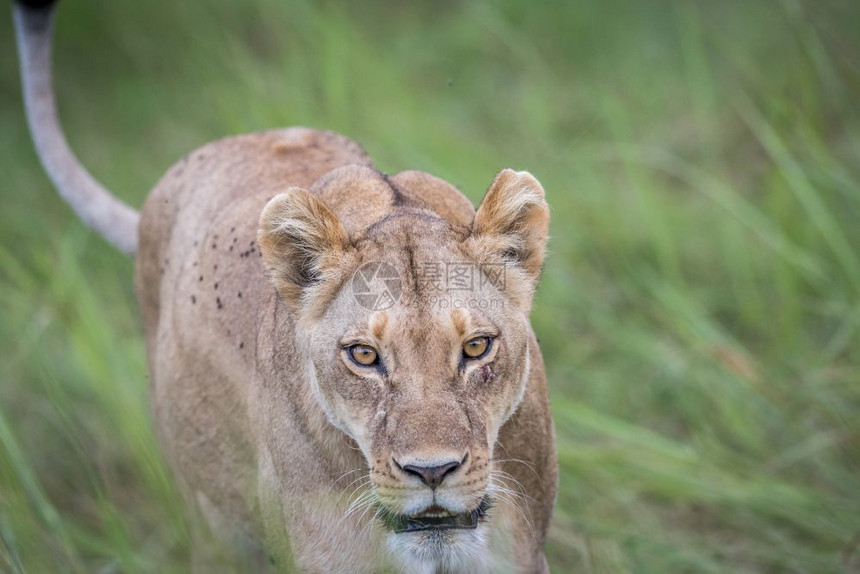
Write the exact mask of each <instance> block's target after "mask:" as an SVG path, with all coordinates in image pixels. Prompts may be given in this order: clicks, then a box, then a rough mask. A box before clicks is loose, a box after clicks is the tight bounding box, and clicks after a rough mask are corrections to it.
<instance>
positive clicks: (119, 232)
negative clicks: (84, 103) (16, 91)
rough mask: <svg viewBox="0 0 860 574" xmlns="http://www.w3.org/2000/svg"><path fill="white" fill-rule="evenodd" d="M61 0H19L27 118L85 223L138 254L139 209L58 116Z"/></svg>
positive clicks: (56, 180)
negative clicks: (54, 47) (108, 181)
mask: <svg viewBox="0 0 860 574" xmlns="http://www.w3.org/2000/svg"><path fill="white" fill-rule="evenodd" d="M55 5H56V0H15V3H14V8H13V12H14V20H15V37H16V40H17V43H18V56H19V58H20V64H21V84H22V86H23V91H24V107H25V109H26V112H27V123H28V124H29V126H30V133H31V134H32V136H33V142H34V144H35V146H36V152H37V153H38V155H39V159H40V160H41V162H42V166H43V167H44V168H45V171H46V172H47V173H48V177H50V179H51V181H52V182H53V184H54V187H56V188H57V191H58V192H59V193H60V195H61V196H62V197H63V199H64V200H65V201H66V202H67V203H68V204H69V205H70V206H71V208H72V209H73V210H74V211H75V213H77V214H78V217H80V218H81V221H83V222H84V224H85V225H87V226H88V227H90V228H91V229H93V230H94V231H96V232H98V233H99V234H100V235H102V236H103V237H104V238H105V239H107V240H108V241H109V242H110V243H112V244H113V245H114V246H115V247H117V248H118V249H119V250H120V251H122V252H124V253H126V254H128V255H133V254H134V253H135V251H136V250H137V225H138V221H139V219H140V215H139V214H138V212H137V211H135V210H134V209H132V208H131V207H129V206H128V205H126V204H125V203H123V202H122V201H120V200H118V199H117V198H116V197H114V196H113V195H111V194H110V192H109V191H108V190H107V189H105V188H104V187H103V186H102V185H101V184H100V183H99V182H98V181H96V180H95V178H93V176H92V175H90V173H89V172H88V171H87V170H86V168H85V167H84V166H83V165H81V162H80V161H79V160H78V158H77V157H75V154H74V153H73V152H72V150H71V148H70V147H69V144H68V142H67V141H66V137H65V135H64V134H63V129H62V127H61V126H60V122H59V119H58V118H57V107H56V102H55V101H54V88H53V81H52V78H51V33H52V30H53V14H54V7H55Z"/></svg>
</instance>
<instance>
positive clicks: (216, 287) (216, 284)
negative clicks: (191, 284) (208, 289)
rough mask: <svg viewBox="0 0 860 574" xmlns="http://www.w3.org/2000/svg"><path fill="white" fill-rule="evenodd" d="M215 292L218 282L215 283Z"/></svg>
mask: <svg viewBox="0 0 860 574" xmlns="http://www.w3.org/2000/svg"><path fill="white" fill-rule="evenodd" d="M215 290H216V291H217V290H218V282H217V281H216V282H215Z"/></svg>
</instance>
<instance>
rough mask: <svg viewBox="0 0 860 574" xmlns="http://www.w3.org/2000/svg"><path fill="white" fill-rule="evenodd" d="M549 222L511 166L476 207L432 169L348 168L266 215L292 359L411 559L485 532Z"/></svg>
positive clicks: (528, 180) (534, 189)
mask: <svg viewBox="0 0 860 574" xmlns="http://www.w3.org/2000/svg"><path fill="white" fill-rule="evenodd" d="M548 223H549V210H548V207H547V204H546V202H545V200H544V191H543V188H542V187H541V185H540V183H538V181H537V180H536V179H535V178H534V177H533V176H532V175H530V174H529V173H527V172H515V171H512V170H504V171H502V172H501V173H499V174H498V175H497V176H496V178H495V179H494V181H493V182H492V184H491V185H490V187H489V189H488V191H487V193H486V196H485V197H484V199H483V201H482V202H481V204H480V207H479V208H478V210H477V212H475V211H474V210H473V208H472V206H471V205H470V204H468V202H467V201H466V200H465V198H464V197H463V196H462V195H461V194H460V193H459V192H457V191H456V190H454V188H453V187H451V186H450V185H449V184H447V183H444V182H442V181H441V180H437V179H436V178H433V177H432V176H428V175H426V174H421V173H418V172H404V173H401V174H398V175H396V176H392V177H390V178H389V177H387V176H384V175H382V174H379V173H378V172H376V171H374V170H371V169H369V168H366V167H357V166H351V167H347V168H342V169H340V170H337V172H335V173H333V174H330V176H328V177H325V178H323V180H321V181H320V182H318V183H317V184H316V185H315V186H314V187H313V188H312V189H311V190H310V191H308V190H304V189H300V188H291V189H289V190H287V191H286V192H285V193H283V194H281V195H278V196H276V197H274V198H273V199H271V200H270V201H269V203H268V204H267V205H266V207H265V209H264V211H263V213H262V216H261V219H260V227H259V235H258V237H259V243H260V247H261V250H262V254H263V258H264V261H265V263H266V266H267V268H268V269H269V272H270V275H271V278H272V281H273V282H274V284H275V286H276V288H277V290H278V292H279V293H280V296H281V297H282V299H283V300H284V301H285V302H286V303H287V304H288V305H289V306H290V308H291V309H292V310H293V312H294V316H295V320H296V332H297V337H298V339H299V340H300V343H301V345H302V346H303V348H304V353H303V354H304V356H305V357H306V358H307V363H306V364H305V365H297V366H296V368H297V369H305V370H306V371H307V377H308V380H309V381H311V384H312V387H313V392H314V394H315V396H316V399H317V400H318V401H319V403H320V405H321V406H322V407H323V410H324V412H325V413H326V415H327V417H328V419H329V421H330V422H331V423H332V424H333V425H335V426H336V427H337V428H339V429H341V430H342V431H343V432H344V433H346V434H347V435H349V436H350V437H351V438H352V439H354V441H355V443H356V444H357V445H358V447H359V448H360V449H361V452H362V454H363V455H364V458H365V460H366V463H367V465H368V468H369V478H370V481H371V484H372V487H373V493H374V500H375V502H376V503H377V504H378V508H379V510H380V512H379V513H378V514H379V515H380V516H381V517H382V518H383V520H384V522H385V524H386V525H387V526H388V528H389V529H390V530H391V531H392V533H393V534H392V536H393V540H396V541H403V540H408V541H409V544H410V545H411V546H410V548H411V549H412V551H413V553H419V554H420V553H422V552H423V553H428V552H434V550H433V549H434V548H437V547H438V546H439V544H436V545H435V546H434V545H433V544H430V542H432V541H433V540H437V538H438V537H439V536H440V534H439V533H440V532H445V533H446V536H449V537H450V536H457V535H461V536H478V534H476V533H474V532H472V533H470V532H469V531H470V530H471V529H474V528H475V526H476V525H477V524H478V523H479V522H480V521H481V519H482V518H483V515H484V513H485V512H486V510H487V508H488V507H489V506H490V505H492V503H493V492H494V480H493V462H492V461H493V447H494V444H495V442H496V439H497V437H498V434H499V430H500V429H501V427H502V425H504V423H505V421H507V420H508V418H509V417H511V415H512V414H513V413H514V412H515V411H516V409H517V406H518V405H519V403H520V401H521V399H522V396H523V392H524V390H525V387H526V383H527V380H528V375H529V352H528V351H529V349H528V346H529V340H530V333H531V331H530V326H529V321H528V314H529V309H530V306H531V299H532V294H533V291H534V288H535V284H536V282H537V280H538V277H539V274H540V271H541V266H542V264H543V259H544V251H545V243H546V238H547V228H548ZM458 531H462V532H458ZM433 537H436V538H433ZM437 542H438V540H437ZM397 543H401V542H397Z"/></svg>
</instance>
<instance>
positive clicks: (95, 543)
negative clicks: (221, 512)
mask: <svg viewBox="0 0 860 574" xmlns="http://www.w3.org/2000/svg"><path fill="white" fill-rule="evenodd" d="M10 20H11V19H10V18H9V17H8V16H3V17H2V18H0V48H2V50H0V54H2V56H0V80H2V81H0V158H2V159H1V160H0V317H2V320H1V321H0V348H2V349H3V352H2V361H0V570H8V571H11V572H159V573H161V572H184V571H187V565H188V547H187V532H186V527H185V523H184V520H183V517H182V516H181V514H180V512H179V510H178V508H179V504H178V503H177V498H176V493H175V491H174V489H173V487H172V486H171V482H170V478H169V476H168V475H167V474H166V472H165V469H164V465H163V463H162V461H161V459H160V457H159V454H158V449H157V447H156V442H155V440H154V437H153V432H152V424H151V421H150V419H149V417H148V410H147V379H146V368H145V357H144V350H143V344H142V339H141V335H140V326H139V323H138V321H137V310H136V305H135V302H134V295H133V292H132V287H131V283H132V282H131V278H132V263H131V261H129V260H127V259H124V258H123V257H122V256H120V255H119V254H117V253H115V252H113V251H112V250H111V249H110V248H109V247H108V246H107V245H105V244H104V243H103V242H102V241H101V240H100V239H99V238H97V237H95V236H94V235H93V234H92V233H90V232H88V231H87V230H85V229H84V228H83V227H82V226H81V224H80V223H79V222H78V221H77V220H76V219H75V218H74V216H73V215H72V214H71V213H70V211H69V209H68V208H67V207H66V206H65V205H64V204H63V203H62V202H61V200H60V199H59V198H58V197H57V196H56V194H55V193H54V192H53V190H52V189H51V188H50V186H49V184H48V181H47V179H46V177H45V176H44V175H43V173H42V172H41V170H40V168H39V166H38V164H37V161H36V158H35V155H34V153H33V151H32V149H31V146H30V142H29V138H28V136H27V133H26V131H25V125H24V122H23V114H22V111H21V102H20V94H19V86H18V81H17V71H16V62H15V58H14V47H13V43H12V32H11V22H10ZM858 32H860V5H857V3H850V2H812V1H811V0H810V1H800V0H795V1H790V0H786V1H785V2H767V3H765V2H760V3H755V2H740V1H732V2H723V3H711V4H706V3H693V2H687V3H668V2H667V3H664V2H648V3H644V2H642V3H635V4H634V3H619V2H608V3H607V2H603V3H591V2H565V3H562V2H547V3H534V2H526V1H525V0H505V1H503V2H499V3H489V2H484V1H482V0H476V1H474V2H466V3H455V2H451V1H446V2H425V3H422V4H415V5H413V4H411V3H396V2H379V1H375V2H371V3H362V5H361V6H358V5H357V3H346V2H323V3H316V2H315V3H311V2H309V1H293V0H290V1H289V2H281V1H276V0H265V1H263V2H259V3H250V2H238V1H232V2H230V1H228V0H210V1H208V2H205V3H192V2H181V3H180V2H177V3H168V2H140V1H132V0H117V1H115V2H110V3H103V2H95V0H66V1H64V2H63V3H62V5H61V9H60V15H59V23H58V29H57V40H56V43H57V53H56V64H57V76H58V86H59V98H60V103H61V108H62V115H63V120H64V124H65V126H66V128H67V131H68V133H69V136H70V139H71V142H72V145H73V147H74V148H75V149H76V150H77V151H78V153H79V155H80V156H81V157H82V159H83V160H84V162H85V163H86V164H87V165H88V166H89V167H90V168H91V170H92V171H93V172H94V173H95V174H97V175H98V177H99V178H100V179H102V180H103V181H104V182H105V183H106V184H107V186H108V187H109V188H110V189H112V190H114V191H115V192H116V193H117V194H118V195H120V196H121V197H123V198H124V199H125V200H127V201H128V202H130V203H131V204H133V205H139V204H140V203H141V201H142V200H143V198H144V197H145V195H146V193H147V191H148V189H149V188H150V187H151V186H152V185H153V184H154V183H155V181H156V180H157V178H158V177H159V176H160V175H161V173H163V172H164V171H165V170H166V168H167V167H168V166H169V165H170V164H171V163H172V162H173V161H175V160H176V159H178V158H179V157H180V156H182V155H183V154H185V153H186V152H188V151H190V150H192V149H193V148H195V147H196V146H198V145H201V144H203V143H204V142H206V141H208V140H211V139H214V138H217V137H221V136H223V135H227V134H232V133H240V132H248V131H253V130H257V129H262V128H266V127H272V126H285V125H295V124H298V125H310V126H315V127H324V128H327V129H332V130H335V131H340V132H343V133H346V134H347V135H349V136H351V137H353V138H355V139H356V140H358V141H359V142H361V143H362V144H363V145H364V146H365V147H366V148H367V149H368V151H369V152H370V153H371V155H372V156H373V157H374V158H376V160H377V162H378V165H379V167H380V168H381V169H383V170H386V171H390V172H394V171H398V170H400V169H406V168H417V169H424V170H426V171H430V172H433V173H435V174H436V175H439V176H441V177H444V178H446V179H448V180H449V181H452V182H453V183H455V184H457V185H458V186H460V187H461V189H462V190H463V191H464V192H465V193H466V194H467V195H468V196H469V197H470V198H472V199H473V200H475V201H477V200H478V199H479V198H480V197H481V194H482V193H483V191H484V190H485V188H486V187H487V185H488V184H489V182H490V180H491V178H492V176H493V174H494V173H495V172H496V171H498V170H499V169H501V168H502V167H513V168H519V169H528V170H530V171H532V172H533V173H535V174H536V175H537V176H538V177H539V178H540V179H541V181H542V182H543V184H544V186H545V188H546V189H547V193H548V198H549V202H550V204H551V206H552V212H553V224H552V230H551V231H552V236H553V237H552V240H551V254H550V257H549V260H548V262H547V265H546V271H545V274H544V280H543V283H542V285H541V288H540V291H539V293H538V297H537V301H536V305H535V309H534V313H533V323H534V327H535V329H536V331H537V333H538V335H539V337H540V340H541V345H542V348H543V351H544V354H545V357H546V361H547V366H548V370H549V378H550V383H551V389H552V400H553V405H554V412H555V416H556V427H557V432H558V439H559V441H558V442H559V444H558V446H559V464H560V467H561V484H560V492H559V496H558V504H557V510H556V517H555V522H554V526H553V529H552V532H551V536H550V541H549V543H548V547H547V550H548V554H549V557H550V562H551V564H552V566H553V570H554V571H556V572H586V573H589V572H593V573H604V572H631V573H632V572H635V573H654V574H665V573H686V572H689V573H699V572H706V573H709V572H727V573H747V572H773V573H783V572H792V573H795V572H796V573H811V574H827V573H838V572H858V571H860V556H858V553H860V550H858V551H857V552H855V553H854V554H853V555H852V554H851V549H852V548H853V547H854V546H857V544H858V540H860V539H858V538H857V537H858V534H860V109H858V102H860V40H858V38H860V34H858Z"/></svg>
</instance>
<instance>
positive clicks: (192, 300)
mask: <svg viewBox="0 0 860 574" xmlns="http://www.w3.org/2000/svg"><path fill="white" fill-rule="evenodd" d="M195 303H197V297H195V296H194V295H192V296H191V304H192V305H194V304H195Z"/></svg>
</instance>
